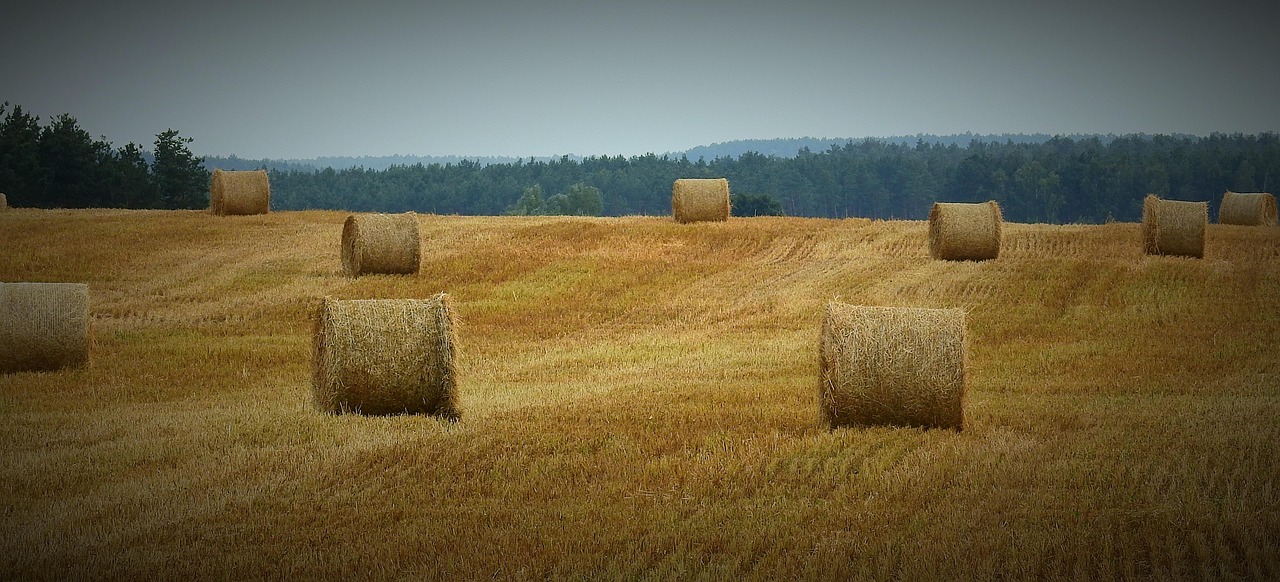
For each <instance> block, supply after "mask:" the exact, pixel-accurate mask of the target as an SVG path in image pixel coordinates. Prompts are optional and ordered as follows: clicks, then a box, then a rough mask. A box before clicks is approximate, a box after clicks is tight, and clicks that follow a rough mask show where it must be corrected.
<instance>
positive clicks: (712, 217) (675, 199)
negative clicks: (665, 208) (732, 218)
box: [671, 178, 729, 223]
mask: <svg viewBox="0 0 1280 582" xmlns="http://www.w3.org/2000/svg"><path fill="white" fill-rule="evenodd" d="M671 213H672V215H673V216H674V217H675V219H676V222H681V223H684V222H700V221H724V220H729V180H726V179H724V178H681V179H679V180H676V181H675V184H673V185H672V186H671Z"/></svg>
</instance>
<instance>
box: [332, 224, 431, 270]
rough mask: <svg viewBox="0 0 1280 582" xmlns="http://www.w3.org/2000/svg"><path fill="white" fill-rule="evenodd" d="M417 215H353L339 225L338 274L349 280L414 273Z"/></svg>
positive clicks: (418, 250)
mask: <svg viewBox="0 0 1280 582" xmlns="http://www.w3.org/2000/svg"><path fill="white" fill-rule="evenodd" d="M421 249H422V245H421V243H420V242H419V238H418V215H416V214H414V213H412V212H406V213H404V214H353V215H351V216H348V217H347V222H346V223H345V224H343V225H342V270H343V271H345V272H346V273H347V275H350V276H352V277H359V276H360V275H368V274H372V273H381V274H388V275H411V274H414V273H417V272H418V265H419V263H420V262H421V254H422V250H421Z"/></svg>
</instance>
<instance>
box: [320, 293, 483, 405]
mask: <svg viewBox="0 0 1280 582" xmlns="http://www.w3.org/2000/svg"><path fill="white" fill-rule="evenodd" d="M313 339H314V343H313V348H314V352H313V361H312V366H313V368H312V392H313V395H314V397H315V403H316V406H318V407H319V408H320V409H321V410H324V411H327V412H332V413H345V412H355V413H359V414H402V413H404V414H432V415H437V416H443V417H446V418H450V419H453V418H457V417H458V411H457V409H456V408H455V404H454V392H455V387H456V380H455V376H456V367H455V364H454V362H455V358H456V353H455V345H456V342H455V339H454V322H453V313H452V309H451V307H450V304H449V298H448V295H446V294H444V293H441V294H439V295H436V296H435V297H432V298H430V299H364V300H351V301H341V300H336V299H332V298H328V297H326V298H325V299H324V301H323V302H322V303H321V305H320V309H319V311H318V313H317V314H316V321H315V334H314V338H313Z"/></svg>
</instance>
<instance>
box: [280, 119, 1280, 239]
mask: <svg viewBox="0 0 1280 582" xmlns="http://www.w3.org/2000/svg"><path fill="white" fill-rule="evenodd" d="M270 176H271V189H272V201H271V202H272V207H273V208H277V209H281V210H293V209H309V208H315V209H344V210H351V211H378V212H402V211H408V210H412V211H416V212H424V213H435V214H482V215H494V214H502V213H504V212H507V211H509V210H510V209H512V207H513V206H514V205H515V204H516V202H517V201H518V200H519V199H520V197H521V195H522V193H524V191H525V190H526V189H527V188H530V187H532V186H538V187H539V188H540V189H541V190H542V191H546V192H566V191H568V190H569V189H570V188H571V187H572V186H573V185H575V184H582V185H586V186H590V187H593V188H596V189H598V190H599V191H600V192H601V195H602V197H603V202H604V204H603V213H604V214H605V215H614V216H616V215H629V214H650V215H653V214H657V215H661V214H667V213H669V212H670V210H671V200H670V197H671V184H672V182H673V181H675V180H676V179H677V178H703V177H705V178H713V177H716V178H718V177H723V178H728V180H729V184H730V189H731V190H732V191H733V192H734V193H735V194H747V195H753V196H768V197H771V198H773V199H776V200H777V201H778V202H780V203H781V207H782V209H783V211H784V212H785V213H786V214H789V215H793V216H817V217H833V218H841V217H849V216H862V217H870V218H884V219H891V218H900V219H923V218H925V217H927V215H928V213H929V209H930V206H931V205H932V203H933V202H935V201H950V202H979V201H985V200H997V201H999V202H1000V204H1001V207H1002V209H1003V210H1004V215H1005V218H1006V219H1007V220H1010V221H1014V222H1049V223H1063V222H1082V223H1099V222H1105V221H1108V220H1120V221H1137V220H1139V217H1140V211H1141V206H1142V198H1143V197H1144V196H1145V195H1146V194H1147V193H1155V194H1157V195H1159V196H1161V197H1165V198H1173V199H1178V200H1202V201H1208V202H1209V203H1210V207H1211V212H1212V213H1213V214H1214V215H1216V211H1217V204H1218V203H1219V202H1220V200H1221V197H1222V193H1223V192H1224V191H1226V190H1234V191H1237V192H1254V191H1266V190H1269V189H1270V188H1271V187H1273V185H1274V184H1275V181H1276V180H1277V179H1278V178H1280V137H1278V136H1277V134H1275V133H1262V134H1256V135H1244V134H1231V135H1226V134H1213V135H1210V136H1208V137H1194V136H1167V135H1150V136H1148V135H1130V136H1118V137H1117V136H1106V137H1105V138H1104V137H1103V136H1091V137H1076V138H1072V137H1053V138H1049V139H1047V140H1044V141H1036V140H1034V139H1030V140H1025V141H1014V140H1012V139H1006V140H1005V141H1003V142H988V141H982V140H979V139H974V140H972V141H971V142H970V143H969V144H968V145H966V146H960V145H958V144H956V143H950V144H945V145H944V144H942V143H940V142H928V141H925V140H924V139H919V140H917V141H916V143H914V144H907V143H902V142H886V141H883V140H879V139H864V140H859V141H847V142H845V143H844V144H841V145H832V146H830V147H829V148H828V149H826V150H824V151H811V150H809V149H808V148H803V149H801V150H800V151H799V152H798V153H797V154H796V155H795V156H793V157H782V156H777V155H772V156H770V155H764V154H760V153H755V152H747V153H744V154H742V155H740V156H737V157H729V156H724V157H717V158H714V159H711V160H707V159H705V158H699V159H698V160H697V161H691V160H690V159H689V158H688V157H687V155H682V156H680V157H678V158H674V157H671V156H657V155H654V154H647V155H643V156H633V157H630V158H627V157H623V156H616V157H609V156H603V157H587V158H582V159H571V158H569V157H568V156H565V157H562V158H560V159H553V160H550V161H543V160H534V161H524V160H517V161H516V162H511V163H501V164H487V165H484V164H481V163H479V162H475V161H469V160H463V161H461V162H459V163H457V164H429V165H423V164H413V165H403V166H392V167H389V168H387V169H385V170H372V169H366V168H346V169H341V170H335V169H332V168H326V169H324V170H320V171H300V170H271V171H270Z"/></svg>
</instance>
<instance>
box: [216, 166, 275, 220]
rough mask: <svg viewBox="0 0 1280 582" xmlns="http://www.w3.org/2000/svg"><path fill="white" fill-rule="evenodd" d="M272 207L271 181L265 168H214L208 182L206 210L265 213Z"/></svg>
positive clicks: (242, 213) (233, 213) (230, 213)
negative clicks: (237, 169)
mask: <svg viewBox="0 0 1280 582" xmlns="http://www.w3.org/2000/svg"><path fill="white" fill-rule="evenodd" d="M270 207H271V184H270V183H269V182H268V180H267V171H266V170H253V171H249V172H228V171H225V170H214V171H213V178H212V179H211V180H210V182H209V211H210V212H212V213H214V214H218V215H246V214H266V213H267V212H269V211H270Z"/></svg>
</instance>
